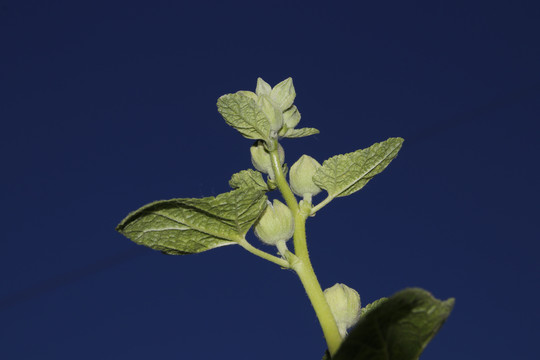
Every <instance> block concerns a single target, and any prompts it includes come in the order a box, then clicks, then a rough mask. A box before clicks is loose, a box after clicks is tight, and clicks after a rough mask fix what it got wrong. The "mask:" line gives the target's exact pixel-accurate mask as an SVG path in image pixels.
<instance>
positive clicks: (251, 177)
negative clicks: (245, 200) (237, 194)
mask: <svg viewBox="0 0 540 360" xmlns="http://www.w3.org/2000/svg"><path fill="white" fill-rule="evenodd" d="M229 185H230V186H231V187H232V188H233V189H238V188H241V187H243V188H251V189H255V190H259V191H264V192H266V191H269V190H270V189H268V185H267V184H266V182H265V181H264V179H263V176H262V174H261V173H260V172H258V171H255V170H252V169H248V170H242V171H240V172H237V173H236V174H233V176H232V177H231V180H229Z"/></svg>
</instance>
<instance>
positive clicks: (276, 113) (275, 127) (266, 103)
mask: <svg viewBox="0 0 540 360" xmlns="http://www.w3.org/2000/svg"><path fill="white" fill-rule="evenodd" d="M257 105H259V108H260V109H261V111H262V112H263V114H264V115H265V116H266V118H267V119H268V122H269V123H270V130H272V131H275V132H278V131H279V130H280V129H281V128H282V127H283V114H282V113H281V111H280V110H279V109H278V108H277V107H275V106H274V104H273V103H272V101H271V100H270V99H269V98H268V97H267V96H266V95H261V96H259V98H258V100H257Z"/></svg>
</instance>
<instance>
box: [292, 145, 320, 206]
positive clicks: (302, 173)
mask: <svg viewBox="0 0 540 360" xmlns="http://www.w3.org/2000/svg"><path fill="white" fill-rule="evenodd" d="M320 167H321V164H319V162H318V161H317V160H315V159H314V158H312V157H311V156H309V155H302V156H301V157H300V159H298V161H297V162H295V163H294V164H293V166H291V170H290V172H289V180H290V183H291V190H292V191H293V193H295V194H296V195H298V196H305V195H308V196H314V195H317V194H318V193H320V192H321V190H322V189H321V188H320V187H318V186H317V185H316V184H315V183H314V182H313V175H315V172H316V171H317V169H318V168H320Z"/></svg>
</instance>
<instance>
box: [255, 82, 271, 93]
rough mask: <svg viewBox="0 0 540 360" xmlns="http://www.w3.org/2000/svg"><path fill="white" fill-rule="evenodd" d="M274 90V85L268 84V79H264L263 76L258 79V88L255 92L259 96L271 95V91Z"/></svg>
mask: <svg viewBox="0 0 540 360" xmlns="http://www.w3.org/2000/svg"><path fill="white" fill-rule="evenodd" d="M271 91H272V87H271V86H270V84H268V83H267V82H266V81H264V80H263V79H261V78H258V79H257V88H256V89H255V92H256V93H257V95H258V96H261V95H270V92H271Z"/></svg>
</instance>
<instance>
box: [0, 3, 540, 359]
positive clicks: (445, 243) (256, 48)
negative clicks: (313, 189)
mask: <svg viewBox="0 0 540 360" xmlns="http://www.w3.org/2000/svg"><path fill="white" fill-rule="evenodd" d="M539 17H540V5H538V3H537V2H535V1H474V2H472V1H406V2H405V1H376V2H375V1H369V2H368V1H334V2H320V3H319V2H307V1H304V2H300V1H273V2H256V1H249V2H239V1H221V2H210V1H199V2H194V1H193V2H187V1H185V2H183V1H153V2H150V1H148V2H144V1H129V2H128V1H125V2H118V1H106V2H101V1H92V2H81V1H5V0H4V1H2V2H0V99H1V100H0V120H1V123H2V130H1V132H0V138H1V143H0V157H1V158H0V160H1V167H2V170H1V173H2V175H1V177H0V185H1V193H2V196H1V201H2V206H1V209H0V212H1V217H0V219H1V220H0V221H1V226H2V232H1V244H2V251H1V252H0V274H2V275H1V285H0V358H2V359H39V360H43V359H78V360H85V359H92V360H94V359H131V360H136V359H216V358H220V359H233V358H234V359H258V360H264V359H306V360H307V359H319V358H320V357H321V356H322V353H323V352H324V350H325V343H324V339H323V337H322V332H321V330H320V328H319V325H318V323H317V320H316V318H315V316H314V313H313V310H312V309H311V307H310V305H309V302H308V300H307V297H306V296H305V294H304V291H303V290H302V288H301V286H300V283H299V281H298V279H297V278H296V276H295V275H294V274H293V273H292V272H289V271H284V270H280V269H279V268H278V267H277V266H275V265H273V264H271V263H266V262H264V261H263V260H260V259H258V258H255V257H254V256H252V255H250V254H249V253H247V252H245V251H243V250H242V249H241V248H239V247H236V246H229V247H224V248H219V249H215V250H212V251H209V252H207V253H203V254H200V255H192V256H183V257H179V256H165V255H162V254H160V253H159V252H155V251H151V250H148V249H146V248H144V247H141V246H137V245H135V244H134V243H132V242H130V241H129V240H128V239H126V238H124V237H123V236H121V235H120V234H118V233H116V232H115V231H114V228H115V226H116V225H117V223H118V222H119V221H120V220H121V219H122V218H123V217H124V216H125V215H127V213H128V212H130V211H132V210H135V209H136V208H138V207H140V206H141V205H144V204H145V203H148V202H150V201H153V200H158V199H168V198H174V197H202V196H210V195H217V194H219V193H222V192H225V191H228V185H227V181H228V179H229V177H230V175H231V174H232V173H233V172H237V171H239V170H242V169H246V168H249V167H251V163H250V156H249V146H250V144H251V141H249V140H247V139H244V138H243V137H241V136H240V135H239V134H238V133H237V132H236V131H235V130H233V129H232V128H230V127H228V126H227V125H226V124H225V122H224V121H223V119H222V118H221V117H220V115H219V114H218V113H217V110H216V105H215V104H216V100H217V98H218V97H219V96H221V95H223V94H225V93H231V92H235V91H237V90H241V89H243V90H254V88H255V84H256V79H257V77H259V76H261V77H262V78H264V79H265V80H266V81H268V82H269V83H271V84H272V85H273V84H276V83H277V82H279V81H281V80H283V79H285V78H287V77H289V76H291V77H292V78H293V79H294V84H295V87H296V90H297V99H296V102H295V103H296V104H297V106H298V108H299V109H300V111H301V113H302V123H301V124H302V125H303V126H309V127H316V128H318V129H320V130H321V133H320V134H319V135H317V136H313V137H309V138H305V139H299V140H285V141H284V142H283V145H284V148H285V152H286V161H287V162H288V163H289V165H291V164H292V163H294V162H295V161H296V159H298V157H300V156H301V155H302V154H304V153H306V154H309V155H311V156H313V157H314V158H316V159H317V160H319V161H320V162H322V161H323V160H325V159H327V158H329V157H330V156H333V155H335V154H339V153H345V152H350V151H354V150H356V149H359V148H364V147H368V146H370V145H371V144H372V143H374V142H379V141H382V140H385V139H386V138H388V137H392V136H402V137H404V138H405V144H404V146H403V149H402V151H401V152H400V155H399V156H398V157H397V159H396V160H394V162H393V163H392V164H391V165H390V166H389V168H388V169H387V170H386V171H385V172H383V173H382V174H381V175H379V176H377V177H376V178H375V179H374V180H373V181H372V182H370V183H369V184H368V185H367V186H366V187H365V188H364V189H363V190H362V191H361V192H359V193H356V194H355V195H353V196H350V197H347V198H340V199H336V200H335V201H333V203H332V204H331V205H329V206H327V207H325V208H324V209H323V210H322V211H320V212H319V214H317V216H316V217H315V218H313V219H310V220H309V223H308V241H309V247H310V251H311V255H312V261H313V264H314V267H315V270H316V272H317V274H318V276H319V279H320V282H321V284H322V286H323V287H329V286H331V285H333V284H334V283H336V282H342V283H345V284H347V285H349V286H351V287H353V288H355V289H356V290H358V291H359V293H360V295H361V297H362V302H363V303H364V304H367V303H369V302H371V301H373V300H375V299H378V298H380V297H382V296H388V295H391V294H392V293H394V292H396V291H398V290H400V289H403V288H405V287H409V286H420V287H423V288H426V289H428V290H430V291H431V292H432V293H433V294H434V295H435V296H436V297H438V298H448V297H455V298H456V306H455V308H454V311H453V313H452V315H451V316H450V318H449V320H448V322H447V323H446V324H445V325H444V327H443V328H442V330H441V332H440V333H439V334H438V335H437V336H436V337H435V339H434V341H433V342H432V343H431V344H430V345H429V346H428V348H427V349H426V351H425V353H424V355H423V358H424V359H438V360H455V359H527V358H533V356H534V355H533V354H535V353H537V344H536V343H537V341H538V339H539V338H540V333H539V330H538V321H539V320H540V316H539V312H538V310H537V309H538V305H537V303H538V283H539V276H538V275H539V266H538V250H539V246H538V241H539V239H540V236H539V231H538V215H539V211H538V210H539V209H538V203H539V200H540V199H539V192H538V184H539V180H540V179H539V172H538V169H537V168H538V155H539V151H538V150H539V145H538V135H539V132H538V130H539V127H538V120H539V115H540V101H539V99H540V68H539V66H538V64H539V63H540V47H539V45H538V36H539V35H540V27H539V26H538V19H539ZM322 198H323V195H319V196H317V197H316V198H315V199H314V200H315V201H320V200H322ZM249 240H250V241H252V243H253V244H256V245H257V246H261V247H264V246H263V245H259V244H258V242H257V240H256V238H255V237H254V236H253V234H252V233H250V234H249ZM265 249H266V250H268V251H272V249H270V248H265Z"/></svg>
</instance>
